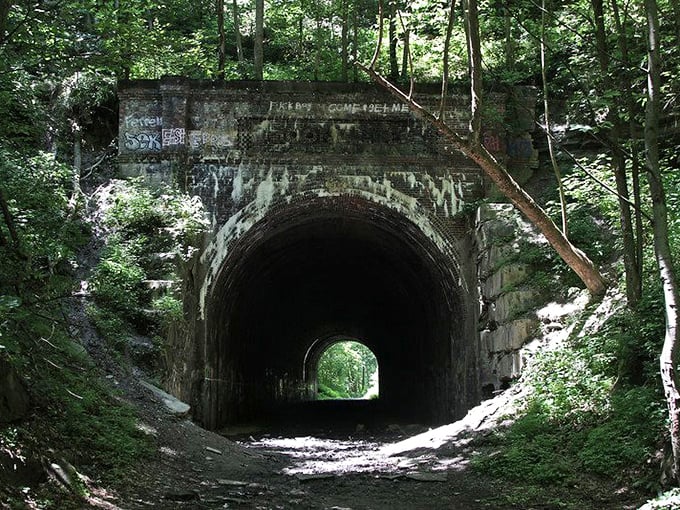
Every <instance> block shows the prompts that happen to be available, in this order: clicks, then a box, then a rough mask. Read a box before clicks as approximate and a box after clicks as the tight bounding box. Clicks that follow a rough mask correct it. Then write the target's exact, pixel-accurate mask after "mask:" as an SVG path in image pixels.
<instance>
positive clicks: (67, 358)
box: [0, 150, 149, 508]
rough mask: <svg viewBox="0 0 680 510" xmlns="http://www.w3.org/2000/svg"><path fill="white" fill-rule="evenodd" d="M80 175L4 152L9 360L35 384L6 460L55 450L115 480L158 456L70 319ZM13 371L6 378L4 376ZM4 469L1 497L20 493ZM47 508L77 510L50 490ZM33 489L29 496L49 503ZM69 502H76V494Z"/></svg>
mask: <svg viewBox="0 0 680 510" xmlns="http://www.w3.org/2000/svg"><path fill="white" fill-rule="evenodd" d="M71 174H72V170H71V169H70V168H68V167H66V166H64V165H61V164H59V163H57V162H55V161H54V158H53V157H52V156H50V155H46V154H42V153H38V154H36V155H35V156H33V157H29V158H26V157H22V156H21V155H20V154H18V153H14V152H9V151H6V150H3V151H2V157H0V182H1V183H2V188H1V191H2V193H3V196H4V197H5V198H6V205H7V214H8V217H9V218H10V219H11V220H10V222H9V224H11V225H13V229H10V228H9V227H8V224H3V229H2V230H0V233H2V236H3V238H2V239H3V242H2V243H0V259H1V260H2V261H3V262H2V264H0V358H1V359H3V360H5V361H8V362H9V363H10V365H11V366H13V367H15V369H17V370H18V372H19V373H20V374H21V375H22V379H23V380H24V381H28V382H29V385H28V391H29V394H30V397H31V403H32V409H31V413H30V414H29V416H27V417H26V418H25V419H24V420H23V421H21V422H20V423H18V424H16V425H7V426H1V427H0V456H2V455H8V454H9V455H10V456H17V455H18V456H20V457H21V458H24V459H28V460H29V461H30V462H38V465H39V460H35V459H36V458H38V457H39V456H40V455H45V453H43V450H45V449H46V448H47V447H50V448H54V449H55V450H56V451H55V452H53V453H52V454H51V455H52V456H59V457H64V458H66V459H67V460H68V461H69V462H72V463H77V464H78V466H79V469H81V470H82V472H83V473H85V474H87V475H89V476H91V477H97V478H101V477H105V478H107V479H108V480H112V479H114V478H121V477H124V476H125V473H126V471H127V470H128V468H129V466H130V465H131V464H132V463H133V462H134V461H135V460H136V459H138V457H139V456H140V455H143V454H144V453H145V452H148V451H149V442H148V440H147V438H146V437H145V436H144V435H143V434H142V433H141V432H140V430H139V429H138V428H137V420H136V418H135V416H134V415H133V413H132V412H131V410H130V409H129V408H128V407H127V406H125V405H123V404H121V402H120V401H119V400H118V399H117V398H116V397H115V394H114V393H113V392H112V390H111V388H110V387H108V386H107V385H105V384H104V383H102V379H101V376H100V373H99V371H98V370H96V369H95V367H94V366H93V364H92V363H91V360H90V359H89V358H88V356H87V355H86V353H85V351H84V349H83V347H82V345H81V343H80V338H79V335H78V334H79V333H81V332H80V331H78V330H76V329H73V328H72V327H71V326H70V325H69V324H68V323H67V321H66V319H65V318H66V316H67V314H68V313H69V310H70V307H71V306H72V302H71V301H70V300H69V298H70V296H71V293H72V291H73V289H74V288H76V281H75V280H74V276H75V271H76V270H77V262H76V251H77V250H78V249H79V248H81V247H82V246H83V245H84V244H85V243H86V241H87V240H88V239H89V232H88V228H87V227H86V225H85V224H84V223H83V222H82V220H81V219H79V216H78V214H76V213H75V208H76V205H77V200H76V201H75V202H74V201H73V200H72V194H73V192H74V189H73V187H72V179H71ZM3 375H4V374H3ZM4 475H5V473H2V472H0V500H2V501H3V502H5V501H13V499H12V498H13V497H15V496H16V493H15V494H12V493H8V492H5V491H6V490H10V488H9V487H7V486H5V484H4V482H3V480H4V479H5V478H4ZM45 490H47V491H48V493H47V494H43V495H42V497H43V499H42V506H41V508H67V505H69V503H68V501H64V500H63V498H65V497H66V496H65V494H62V493H59V492H58V491H57V492H54V488H46V489H45ZM40 496H41V495H40V494H38V495H36V494H33V493H32V492H31V490H29V489H25V490H23V493H22V496H21V497H22V498H28V499H30V498H33V497H40ZM66 499H68V498H66Z"/></svg>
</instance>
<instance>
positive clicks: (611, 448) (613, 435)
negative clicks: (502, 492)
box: [473, 292, 666, 507]
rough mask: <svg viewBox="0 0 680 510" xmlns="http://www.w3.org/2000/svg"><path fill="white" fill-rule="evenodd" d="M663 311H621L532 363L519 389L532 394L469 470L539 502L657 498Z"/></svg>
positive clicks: (646, 303)
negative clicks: (563, 495) (612, 495)
mask: <svg viewBox="0 0 680 510" xmlns="http://www.w3.org/2000/svg"><path fill="white" fill-rule="evenodd" d="M660 305H661V303H660V295H658V293H655V292H653V293H651V294H649V295H646V296H645V297H644V299H643V301H642V303H641V304H640V306H639V308H638V309H637V310H636V311H634V312H633V311H631V310H628V309H627V308H625V307H622V308H621V310H620V311H619V312H617V313H615V314H614V315H613V316H612V317H610V318H609V319H608V320H606V321H604V322H603V323H602V324H600V325H599V327H598V328H596V329H595V330H594V331H591V332H590V333H589V334H582V335H580V336H579V335H577V334H575V335H573V336H572V338H570V339H569V340H568V341H567V342H566V343H565V344H564V345H563V346H562V347H559V348H557V349H554V350H547V351H544V352H541V353H539V354H537V355H536V356H535V358H534V359H533V360H532V362H531V363H530V364H529V366H528V367H527V369H526V371H525V375H524V376H523V379H522V381H520V383H519V384H523V385H526V386H528V389H529V394H528V396H527V397H526V398H525V399H524V401H523V406H522V407H521V410H520V411H518V412H517V414H516V415H515V416H512V417H509V418H511V419H510V423H511V425H509V426H507V427H503V428H500V429H498V430H496V431H495V432H494V433H493V434H491V435H490V436H488V437H486V438H484V439H481V440H478V441H477V446H478V447H479V451H480V452H481V453H480V455H479V456H477V457H476V458H475V460H474V462H473V465H474V467H475V469H478V470H480V471H482V472H484V473H487V474H490V475H492V476H494V477H498V478H502V479H505V480H510V481H512V482H513V483H517V484H525V485H530V486H533V487H534V490H535V491H538V492H540V491H541V490H547V489H548V488H551V489H554V488H555V487H561V488H563V489H564V490H567V491H568V490H569V488H574V487H587V486H588V484H591V483H593V481H599V482H601V484H602V486H608V487H614V488H617V490H620V491H623V492H621V494H623V493H625V492H626V491H635V492H640V493H646V494H649V493H651V492H652V491H654V490H657V489H658V488H659V483H660V463H661V462H660V458H659V452H660V451H661V450H662V449H663V438H664V436H665V430H666V428H665V419H666V410H665V404H664V398H663V394H662V392H661V390H660V384H659V381H658V375H657V369H656V364H657V353H658V352H659V350H660V343H661V342H662V340H663V327H664V326H663V314H662V311H661V309H660ZM593 306H595V305H593ZM592 313H593V310H592V309H590V310H587V311H586V312H585V313H584V314H583V316H582V318H581V323H580V325H583V322H584V321H585V319H586V318H587V317H591V314H592ZM575 331H579V328H578V327H577V328H575ZM600 490H603V489H602V488H601V487H600ZM576 492H578V491H576ZM539 499H540V498H539ZM593 505H594V506H593V507H597V505H596V504H594V503H593Z"/></svg>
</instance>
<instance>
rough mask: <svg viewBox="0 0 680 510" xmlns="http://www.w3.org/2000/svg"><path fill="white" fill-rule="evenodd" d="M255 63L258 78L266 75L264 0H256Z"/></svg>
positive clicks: (260, 78) (256, 77)
mask: <svg viewBox="0 0 680 510" xmlns="http://www.w3.org/2000/svg"><path fill="white" fill-rule="evenodd" d="M253 54H254V55H253V65H254V73H255V79H256V80H262V79H263V77H264V0H255V44H254V48H253Z"/></svg>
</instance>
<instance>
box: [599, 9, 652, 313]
mask: <svg viewBox="0 0 680 510" xmlns="http://www.w3.org/2000/svg"><path fill="white" fill-rule="evenodd" d="M614 1H615V0H614ZM591 6H592V8H593V14H594V18H595V45H596V48H597V58H598V62H599V65H600V72H601V73H602V81H603V84H604V88H605V91H606V90H613V89H615V88H617V87H619V90H620V91H621V93H622V96H623V97H626V96H631V94H630V90H631V86H630V83H628V84H625V83H623V81H621V82H620V83H619V84H617V85H615V84H614V83H613V80H612V79H611V74H610V69H609V68H610V65H609V63H610V59H609V48H608V44H607V35H606V28H605V20H604V4H603V0H591ZM615 18H616V16H615ZM614 21H615V23H616V19H615V20H614ZM623 37H625V35H624V36H623ZM624 81H625V80H624ZM619 108H620V107H619V105H616V104H614V105H611V107H610V108H609V110H608V113H607V121H608V122H609V124H610V125H611V126H612V127H611V128H610V130H609V132H608V133H607V145H608V147H609V149H610V151H611V153H612V171H613V173H614V178H615V180H616V192H617V194H618V197H619V198H618V203H619V221H620V225H621V236H622V239H623V265H624V268H625V273H626V299H627V301H628V306H629V307H631V308H635V307H636V306H637V303H638V301H639V300H640V295H641V292H642V287H641V285H642V283H641V282H642V279H641V276H640V273H639V271H638V264H637V260H636V259H637V254H636V248H635V235H634V233H633V221H632V215H631V211H630V198H629V197H630V193H629V192H628V177H627V175H626V158H625V155H624V153H623V150H622V148H621V145H620V144H621V140H620V135H619V133H620V132H621V130H622V129H621V116H620V115H619Z"/></svg>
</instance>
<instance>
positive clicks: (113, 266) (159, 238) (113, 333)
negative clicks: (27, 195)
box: [90, 181, 206, 349]
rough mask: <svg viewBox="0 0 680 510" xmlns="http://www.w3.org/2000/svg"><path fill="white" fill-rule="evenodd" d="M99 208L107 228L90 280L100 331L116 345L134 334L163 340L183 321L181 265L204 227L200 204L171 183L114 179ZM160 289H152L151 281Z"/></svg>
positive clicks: (94, 314) (93, 310)
mask: <svg viewBox="0 0 680 510" xmlns="http://www.w3.org/2000/svg"><path fill="white" fill-rule="evenodd" d="M100 206H101V207H102V209H103V211H104V219H103V222H104V228H106V229H107V230H108V232H109V235H108V236H107V239H106V246H105V247H104V250H103V252H102V254H101V257H100V261H99V263H98V264H97V266H96V267H95V268H94V270H93V273H92V276H91V278H90V283H91V285H92V292H93V295H94V302H95V304H96V306H94V307H92V308H91V309H90V315H91V317H92V318H93V320H94V322H95V324H96V325H97V327H98V329H99V330H100V332H101V333H102V334H103V335H104V336H105V337H106V338H108V339H109V340H110V341H112V343H113V344H114V345H117V347H118V348H121V349H124V347H125V342H126V340H127V338H129V336H130V335H131V334H132V333H134V332H138V333H142V334H145V335H148V336H156V337H158V340H159V342H160V337H163V336H164V335H165V334H166V332H167V328H168V327H170V325H171V324H172V322H173V321H181V320H182V305H181V302H180V301H179V299H178V297H177V293H178V291H179V288H178V287H177V284H178V282H177V281H176V280H177V267H178V264H181V263H182V261H186V260H188V259H189V258H191V256H192V255H193V252H194V250H195V248H194V245H195V244H196V243H197V241H198V238H199V236H200V235H201V234H202V232H203V230H204V229H205V227H206V220H205V216H204V213H203V208H202V205H201V203H200V202H199V201H198V200H197V199H196V198H195V197H194V198H189V197H186V196H184V195H182V194H181V193H179V192H177V191H176V190H173V189H171V188H169V187H166V186H163V187H160V188H157V189H151V188H149V187H148V186H145V185H144V184H143V183H141V182H138V181H115V182H113V183H112V184H111V185H110V186H109V187H108V189H107V192H106V193H105V196H104V198H103V201H102V202H100ZM153 283H157V284H159V285H161V286H162V288H161V289H159V290H157V291H156V292H155V294H156V295H154V292H152V290H151V288H150V285H151V284H153Z"/></svg>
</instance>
